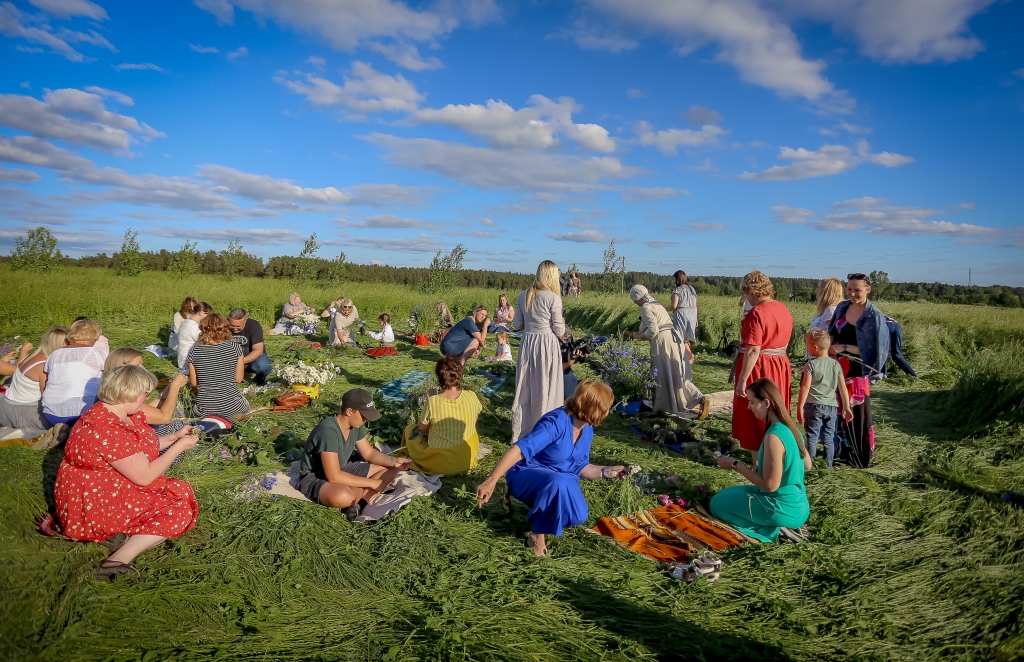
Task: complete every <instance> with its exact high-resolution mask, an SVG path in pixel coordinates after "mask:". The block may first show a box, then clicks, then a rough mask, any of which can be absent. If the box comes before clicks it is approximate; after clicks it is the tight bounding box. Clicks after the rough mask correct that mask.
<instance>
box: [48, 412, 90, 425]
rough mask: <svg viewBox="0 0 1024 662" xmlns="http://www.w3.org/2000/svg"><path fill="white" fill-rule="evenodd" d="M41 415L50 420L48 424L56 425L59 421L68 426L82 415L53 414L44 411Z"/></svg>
mask: <svg viewBox="0 0 1024 662" xmlns="http://www.w3.org/2000/svg"><path fill="white" fill-rule="evenodd" d="M43 416H45V417H46V420H48V421H50V425H58V424H60V423H64V424H65V425H69V426H70V425H74V424H75V423H77V422H78V419H80V418H81V417H82V415H81V414H79V415H78V416H54V415H53V414H47V413H45V412H44V413H43Z"/></svg>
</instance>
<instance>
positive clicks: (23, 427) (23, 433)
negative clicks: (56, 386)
mask: <svg viewBox="0 0 1024 662" xmlns="http://www.w3.org/2000/svg"><path fill="white" fill-rule="evenodd" d="M67 336H68V328H67V327H66V326H53V327H50V328H49V329H48V330H47V331H46V333H44V334H43V339H42V340H40V341H39V349H37V350H36V351H34V352H32V353H31V354H29V355H28V356H26V357H25V358H24V359H23V360H22V362H21V363H19V364H18V365H17V367H16V368H15V369H14V374H13V375H12V376H11V380H10V382H9V383H8V385H7V393H5V394H4V395H2V396H0V426H2V427H5V428H11V431H10V432H9V433H8V434H5V435H4V436H5V437H9V436H10V434H13V433H18V432H20V434H19V435H18V436H17V437H16V438H20V439H34V438H36V437H38V436H39V435H41V434H43V433H44V432H46V431H47V430H48V429H50V422H49V421H48V420H47V419H46V416H45V415H43V410H42V406H41V403H40V399H41V398H42V391H40V386H39V382H40V381H41V380H42V379H43V377H44V373H43V368H44V366H45V365H46V358H47V357H48V356H49V355H50V354H52V353H53V352H54V351H56V350H58V349H60V348H61V347H64V341H65V340H66V339H67Z"/></svg>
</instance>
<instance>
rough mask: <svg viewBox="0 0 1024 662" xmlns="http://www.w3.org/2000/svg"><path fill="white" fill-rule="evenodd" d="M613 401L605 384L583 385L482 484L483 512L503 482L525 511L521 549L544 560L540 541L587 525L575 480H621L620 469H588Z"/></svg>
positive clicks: (478, 491)
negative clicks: (599, 427)
mask: <svg viewBox="0 0 1024 662" xmlns="http://www.w3.org/2000/svg"><path fill="white" fill-rule="evenodd" d="M614 400H615V398H614V396H613V395H612V390H611V389H610V388H608V385H607V384H604V383H602V382H599V381H596V380H591V379H588V380H587V381H585V382H583V383H581V384H580V385H579V386H578V387H577V388H576V392H575V393H574V394H573V396H572V397H571V398H569V399H568V400H566V401H565V406H564V407H559V408H558V409H555V410H553V411H550V412H548V413H547V414H544V416H542V417H541V419H540V420H539V421H537V424H536V425H535V426H534V427H533V430H532V431H531V432H530V434H528V435H526V436H525V437H523V438H522V439H520V440H519V441H517V442H516V443H514V444H512V447H511V448H510V449H508V450H507V451H506V452H505V454H504V455H502V456H501V459H500V460H498V464H497V465H496V466H495V467H494V470H493V471H491V475H489V476H488V477H487V480H485V481H484V482H482V483H480V485H479V486H478V487H477V488H476V495H477V497H479V499H480V507H483V505H484V504H485V503H487V501H488V500H490V498H491V495H492V494H494V488H495V486H496V485H497V484H498V480H499V479H500V478H501V477H502V476H505V482H506V483H507V485H508V491H509V493H510V494H511V495H512V496H514V497H515V498H517V499H519V500H520V501H522V502H523V503H525V504H526V505H527V506H529V507H530V512H529V514H528V515H527V517H528V518H529V520H530V528H531V532H530V537H529V539H528V540H527V542H526V544H527V546H528V547H532V548H533V553H534V554H535V555H537V556H546V555H547V545H546V544H545V542H544V536H545V535H547V534H552V535H556V536H560V535H562V529H564V528H566V527H569V526H579V525H580V524H583V523H584V522H586V521H587V516H588V515H589V512H590V511H589V509H588V507H587V500H586V499H585V498H583V492H582V491H581V490H580V479H581V478H586V479H594V478H622V477H624V476H626V475H627V473H628V471H627V470H626V468H625V467H623V466H600V465H595V464H591V463H590V444H591V442H592V441H593V440H594V427H595V426H597V425H600V424H601V421H603V420H604V419H605V418H606V417H607V416H608V411H609V410H610V409H611V406H612V404H613V402H614Z"/></svg>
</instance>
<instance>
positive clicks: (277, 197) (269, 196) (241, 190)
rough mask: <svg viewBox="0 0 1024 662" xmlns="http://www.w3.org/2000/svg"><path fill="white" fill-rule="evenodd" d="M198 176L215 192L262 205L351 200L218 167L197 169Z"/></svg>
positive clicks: (330, 190)
mask: <svg viewBox="0 0 1024 662" xmlns="http://www.w3.org/2000/svg"><path fill="white" fill-rule="evenodd" d="M199 177H201V178H203V179H208V180H210V181H212V182H213V183H215V184H216V185H217V186H216V188H214V189H213V190H214V191H216V192H217V193H229V194H231V195H237V196H239V197H243V198H249V199H250V200H256V201H257V202H262V203H272V204H274V205H279V206H281V207H286V208H290V209H298V208H299V207H298V205H297V204H296V203H299V202H303V203H306V204H311V205H344V204H348V203H349V202H351V200H352V196H351V195H350V194H348V193H344V192H342V191H339V190H338V189H336V188H334V187H333V186H328V187H326V188H302V187H301V186H296V185H295V184H292V183H291V182H289V181H287V180H284V179H275V178H274V177H270V176H268V175H252V174H249V173H245V172H241V171H239V170H235V169H234V168H228V167H225V166H218V165H204V166H200V167H199Z"/></svg>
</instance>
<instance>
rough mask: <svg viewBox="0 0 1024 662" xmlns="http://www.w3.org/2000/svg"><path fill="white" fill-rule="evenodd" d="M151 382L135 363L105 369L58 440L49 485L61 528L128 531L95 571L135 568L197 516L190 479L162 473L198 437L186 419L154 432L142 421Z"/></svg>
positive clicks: (87, 534) (101, 535)
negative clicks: (60, 456) (62, 442)
mask: <svg viewBox="0 0 1024 662" xmlns="http://www.w3.org/2000/svg"><path fill="white" fill-rule="evenodd" d="M155 387H156V378H155V377H154V376H153V375H152V374H150V373H149V372H148V371H146V369H145V368H142V367H140V366H136V365H126V366H121V367H119V368H115V369H114V370H111V371H110V372H108V373H106V374H104V375H103V381H102V382H101V384H100V390H99V393H98V394H97V395H98V397H99V402H97V403H96V404H94V405H93V406H91V407H90V408H89V409H88V410H86V412H85V413H84V414H83V415H82V417H81V419H79V421H78V423H76V424H75V427H74V428H73V429H72V431H71V436H70V437H69V438H68V442H67V445H66V446H65V448H64V460H63V462H61V465H60V470H59V471H58V473H57V483H56V486H55V487H54V498H55V500H56V503H57V517H58V519H59V520H60V523H61V528H62V529H63V532H64V534H65V535H66V536H68V537H69V538H72V539H73V540H82V541H94V542H103V541H106V540H109V539H110V538H111V537H113V536H117V535H118V534H122V536H124V535H126V536H128V538H127V541H126V542H124V544H123V545H121V547H119V548H118V549H117V550H116V551H114V552H113V553H112V554H111V555H110V557H109V558H107V560H105V561H103V563H102V564H100V567H99V568H97V569H96V571H95V575H96V576H97V577H100V578H110V577H113V576H115V575H119V574H122V573H124V572H135V573H137V572H138V571H137V570H136V569H135V567H134V566H133V565H131V562H132V561H133V560H134V559H135V557H136V556H138V555H139V554H140V553H141V552H143V551H145V550H147V549H149V548H150V547H152V546H154V545H157V544H159V543H161V542H163V541H164V540H166V539H167V538H175V537H177V536H180V535H181V534H183V533H185V532H186V531H188V530H189V529H191V528H192V527H193V526H195V523H196V519H197V518H198V516H199V504H198V503H197V502H196V497H195V494H193V492H192V487H191V486H190V485H189V484H188V483H186V482H185V481H183V480H179V479H177V478H168V477H167V476H165V475H164V472H165V471H167V468H168V467H169V466H171V463H172V462H173V461H174V460H175V458H177V457H178V456H179V455H181V454H182V453H183V452H185V451H187V450H189V449H191V448H193V447H194V446H195V445H196V442H197V441H198V440H199V437H198V436H197V435H193V434H189V433H190V432H191V428H188V427H186V428H183V429H182V430H179V431H178V432H175V433H173V434H170V435H167V436H165V437H157V436H156V433H155V432H153V428H151V427H149V426H148V425H146V415H145V414H144V413H143V412H142V411H141V409H142V405H143V404H144V403H145V402H146V396H147V395H148V394H149V392H150V391H152V390H153V389H154V388H155ZM165 448H166V449H167V450H166V452H165V453H164V454H163V455H160V451H161V450H163V449H165Z"/></svg>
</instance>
